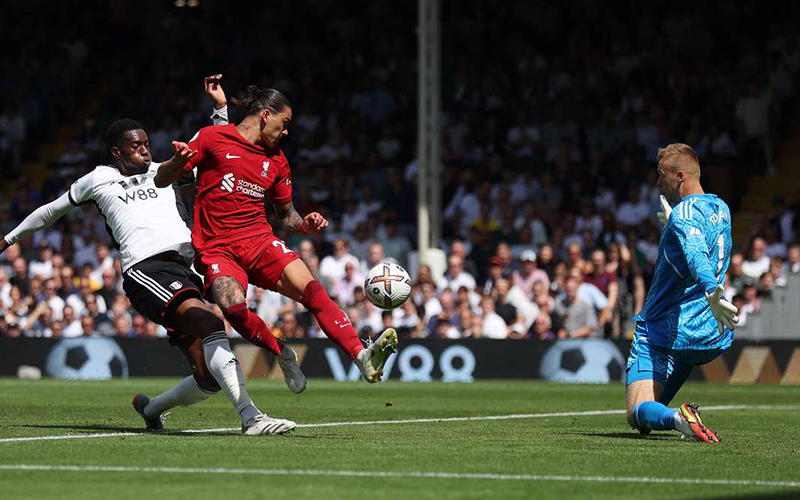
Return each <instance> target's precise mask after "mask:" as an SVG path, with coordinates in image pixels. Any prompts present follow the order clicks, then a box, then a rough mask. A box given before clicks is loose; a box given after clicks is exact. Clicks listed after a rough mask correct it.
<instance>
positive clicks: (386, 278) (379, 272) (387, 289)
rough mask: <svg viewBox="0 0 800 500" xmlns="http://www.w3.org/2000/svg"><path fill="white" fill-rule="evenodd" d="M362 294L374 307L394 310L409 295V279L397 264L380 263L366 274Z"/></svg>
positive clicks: (406, 273)
mask: <svg viewBox="0 0 800 500" xmlns="http://www.w3.org/2000/svg"><path fill="white" fill-rule="evenodd" d="M364 293H366V294H367V298H368V299H369V301H370V302H372V303H373V304H375V306H376V307H379V308H381V309H394V308H395V307H398V306H400V305H402V304H403V302H405V301H406V300H408V296H409V295H411V277H410V276H409V275H408V272H406V270H405V269H403V268H402V267H400V266H398V265H397V264H395V263H393V262H381V263H380V264H378V265H377V266H375V267H373V268H372V269H370V270H369V273H367V279H366V280H364Z"/></svg>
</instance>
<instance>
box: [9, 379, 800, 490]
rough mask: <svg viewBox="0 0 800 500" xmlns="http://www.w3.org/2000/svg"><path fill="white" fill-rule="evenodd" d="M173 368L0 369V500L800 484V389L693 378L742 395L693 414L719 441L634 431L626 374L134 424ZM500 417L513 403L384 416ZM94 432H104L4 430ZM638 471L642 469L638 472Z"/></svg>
mask: <svg viewBox="0 0 800 500" xmlns="http://www.w3.org/2000/svg"><path fill="white" fill-rule="evenodd" d="M177 381H178V380H177V379H175V380H172V379H135V380H114V381H108V382H67V381H56V380H41V381H17V380H12V379H0V408H1V410H0V497H1V498H3V499H9V500H11V499H18V498H31V499H47V500H53V499H59V500H61V499H109V498H113V499H115V500H119V499H136V500H142V499H150V498H185V499H196V498H197V499H199V498H215V499H228V500H241V499H249V498H253V499H256V498H258V499H267V498H292V499H298V498H313V499H321V500H333V499H339V498H341V499H352V498H368V499H388V498H412V499H414V500H420V499H427V498H430V499H437V500H439V499H447V498H454V499H455V498H458V499H462V498H499V499H514V498H540V499H548V498H553V499H559V500H563V499H568V498H580V499H584V498H591V499H606V498H607V499H624V498H635V499H637V500H638V499H666V498H671V499H672V498H674V499H694V498H709V499H712V498H713V499H716V498H752V499H756V498H786V499H788V498H800V388H797V387H786V386H775V385H768V386H767V385H758V386H747V387H745V386H730V385H715V384H699V383H697V384H687V386H686V387H684V388H683V389H682V390H681V392H680V393H679V394H678V399H679V400H680V401H683V400H688V401H693V402H697V403H699V404H700V405H701V408H702V407H715V406H726V405H728V406H729V405H747V407H746V408H740V409H731V408H722V409H717V410H714V409H709V410H707V411H704V412H703V416H704V421H705V422H706V423H707V424H708V425H709V426H711V427H712V428H714V429H716V430H717V431H718V432H719V434H720V435H721V436H722V439H723V442H722V443H721V444H720V445H707V444H700V443H691V442H686V441H681V440H680V439H679V438H678V435H677V433H674V432H673V433H653V434H652V435H651V436H650V437H647V438H641V437H639V436H638V434H637V433H635V432H633V431H631V430H630V429H628V428H627V426H626V425H625V418H624V415H623V414H620V413H616V412H615V410H616V411H618V410H621V409H623V405H624V396H623V391H624V388H623V386H622V385H621V384H611V385H561V384H547V383H542V382H531V381H481V382H476V383H473V384H444V383H427V384H426V383H400V382H388V383H384V384H376V385H367V384H364V383H337V382H332V381H324V380H311V381H310V382H309V385H308V389H307V390H306V392H305V393H303V394H301V395H299V396H298V395H294V394H291V393H290V392H289V391H288V390H287V389H286V387H285V386H283V385H282V384H279V383H273V382H265V381H260V380H254V381H251V382H249V384H248V389H249V390H250V393H251V395H252V396H253V399H254V401H255V402H256V403H257V404H258V405H259V406H260V408H261V409H262V410H263V411H265V412H267V413H269V414H271V415H274V416H277V417H282V418H289V419H292V420H295V421H296V422H298V423H299V424H314V423H331V422H375V421H377V422H379V423H372V424H369V425H332V426H316V427H313V426H309V427H302V426H301V427H299V428H298V429H297V430H295V431H294V432H293V433H292V434H290V435H287V436H278V437H245V436H241V435H239V434H237V433H236V432H235V431H227V430H225V429H227V428H234V427H237V426H238V425H239V422H238V418H237V416H236V415H235V413H234V411H233V410H232V408H231V407H230V405H229V403H228V401H227V399H226V398H225V396H224V395H222V394H219V395H217V396H215V397H213V398H211V399H209V400H207V401H205V402H203V403H201V404H199V405H195V406H193V407H191V408H177V409H175V410H174V411H173V414H172V417H171V418H170V419H169V420H168V421H167V428H168V429H170V430H172V431H178V430H186V429H206V430H208V429H222V430H217V431H213V432H201V433H167V434H146V433H142V432H140V431H141V428H142V426H143V423H142V421H141V419H140V418H139V416H138V414H136V413H135V412H134V410H133V408H132V407H131V404H130V401H131V399H132V397H133V395H134V394H136V393H138V392H142V393H145V394H147V395H150V396H153V395H156V394H157V393H159V392H161V391H163V390H165V389H167V388H168V387H169V386H170V385H172V384H174V383H176V382H177ZM680 401H677V402H678V403H679V402H680ZM390 402H391V403H390ZM586 412H597V413H598V414H595V415H589V414H585V413H586ZM552 413H555V414H556V415H550V416H548V417H531V416H529V415H528V416H524V415H525V414H552ZM564 413H567V414H569V415H563V414H564ZM511 414H517V415H523V416H521V417H520V418H508V419H496V420H491V419H485V420H450V421H433V422H405V423H403V422H395V423H380V422H382V421H397V420H414V419H446V418H455V417H483V416H501V415H511ZM558 414H561V415H558ZM98 433H99V434H111V436H106V437H92V438H85V439H48V440H45V439H36V440H14V438H24V437H36V438H42V437H47V436H64V435H70V434H71V435H76V434H77V435H81V434H98ZM23 466H28V468H27V469H24V468H22V467H23ZM212 469H213V470H212ZM373 473H379V474H378V475H375V474H373ZM642 477H646V478H650V479H648V481H651V482H633V480H632V478H642ZM655 480H659V481H660V482H652V481H655ZM695 480H697V481H695Z"/></svg>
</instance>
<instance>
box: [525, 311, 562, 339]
mask: <svg viewBox="0 0 800 500" xmlns="http://www.w3.org/2000/svg"><path fill="white" fill-rule="evenodd" d="M552 326H553V322H552V320H551V319H550V316H548V315H546V314H540V315H539V316H538V317H537V318H536V320H535V321H534V322H533V329H532V330H531V337H532V338H535V339H538V340H553V339H555V338H556V334H555V332H554V331H553V328H552Z"/></svg>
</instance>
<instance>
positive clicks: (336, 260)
mask: <svg viewBox="0 0 800 500" xmlns="http://www.w3.org/2000/svg"><path fill="white" fill-rule="evenodd" d="M348 250H349V245H348V243H347V240H346V239H344V238H337V239H336V240H335V241H334V242H333V255H328V256H327V257H325V258H324V259H322V262H321V263H320V266H319V273H320V275H321V276H324V277H326V278H328V279H330V280H331V281H332V282H333V283H334V284H336V283H337V282H338V281H339V280H340V279H342V278H344V275H345V268H344V265H345V264H346V263H347V262H352V263H353V265H354V266H356V268H357V267H358V266H360V263H359V262H358V259H357V258H356V257H355V256H354V255H352V254H351V253H349V252H348Z"/></svg>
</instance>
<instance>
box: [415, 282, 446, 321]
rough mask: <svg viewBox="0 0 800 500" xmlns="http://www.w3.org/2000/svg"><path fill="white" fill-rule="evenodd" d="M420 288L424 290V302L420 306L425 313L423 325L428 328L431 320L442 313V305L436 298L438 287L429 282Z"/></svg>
mask: <svg viewBox="0 0 800 500" xmlns="http://www.w3.org/2000/svg"><path fill="white" fill-rule="evenodd" d="M420 288H421V290H422V300H421V303H420V305H421V306H422V308H423V310H424V311H425V314H424V316H423V317H422V321H423V324H425V325H426V326H427V325H428V323H429V322H430V320H431V318H433V317H434V316H437V315H438V314H439V313H440V312H442V304H441V303H440V302H439V299H438V298H437V297H436V287H435V286H434V285H433V283H429V282H425V283H422V285H420Z"/></svg>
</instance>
